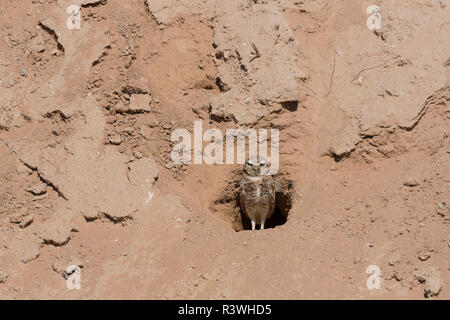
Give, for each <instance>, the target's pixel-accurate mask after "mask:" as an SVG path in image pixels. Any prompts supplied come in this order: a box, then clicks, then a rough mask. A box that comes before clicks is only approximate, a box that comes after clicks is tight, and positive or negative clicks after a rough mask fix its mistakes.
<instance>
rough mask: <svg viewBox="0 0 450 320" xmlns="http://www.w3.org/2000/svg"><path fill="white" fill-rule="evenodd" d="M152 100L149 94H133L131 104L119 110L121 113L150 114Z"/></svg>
mask: <svg viewBox="0 0 450 320" xmlns="http://www.w3.org/2000/svg"><path fill="white" fill-rule="evenodd" d="M151 102H152V98H151V96H150V95H148V94H132V95H131V96H130V104H129V105H128V106H120V107H118V108H117V110H116V111H117V112H119V113H132V114H135V113H146V112H150V110H151V109H150V103H151Z"/></svg>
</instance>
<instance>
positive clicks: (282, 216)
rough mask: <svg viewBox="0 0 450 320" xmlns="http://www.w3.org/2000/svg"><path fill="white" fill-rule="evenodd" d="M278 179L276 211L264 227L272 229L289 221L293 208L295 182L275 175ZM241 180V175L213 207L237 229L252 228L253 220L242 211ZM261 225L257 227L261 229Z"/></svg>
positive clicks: (237, 230)
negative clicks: (240, 199)
mask: <svg viewBox="0 0 450 320" xmlns="http://www.w3.org/2000/svg"><path fill="white" fill-rule="evenodd" d="M274 178H275V181H276V189H277V191H276V194H275V212H274V214H273V216H272V217H270V218H269V219H268V220H266V223H265V226H264V229H272V228H276V227H278V226H282V225H284V224H285V223H286V222H287V221H288V217H289V212H290V210H291V208H292V198H293V192H294V187H293V186H294V184H293V181H292V180H291V179H287V178H284V177H282V176H280V177H274ZM239 182H240V177H236V178H235V179H234V180H233V182H231V183H230V184H229V185H228V186H227V188H226V189H225V191H224V196H223V197H222V198H220V199H218V200H216V201H215V202H214V203H213V205H212V206H211V209H212V210H213V211H214V212H216V213H218V214H220V215H221V216H222V217H223V218H224V220H226V221H228V222H230V223H231V226H232V228H233V229H234V230H235V231H236V232H239V231H244V230H251V229H252V227H251V221H250V219H248V217H247V216H246V215H245V213H244V212H243V211H242V209H241V206H240V203H239ZM259 227H260V226H259V225H257V226H256V229H257V230H259Z"/></svg>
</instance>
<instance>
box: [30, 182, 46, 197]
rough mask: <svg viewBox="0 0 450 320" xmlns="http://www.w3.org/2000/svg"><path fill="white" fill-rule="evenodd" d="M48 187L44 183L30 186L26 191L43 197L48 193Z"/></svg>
mask: <svg viewBox="0 0 450 320" xmlns="http://www.w3.org/2000/svg"><path fill="white" fill-rule="evenodd" d="M46 188H47V186H46V185H45V184H43V183H39V184H35V185H32V186H29V187H27V188H26V189H25V191H27V192H29V193H31V194H33V195H35V196H41V195H43V194H45V193H46V192H47V190H46Z"/></svg>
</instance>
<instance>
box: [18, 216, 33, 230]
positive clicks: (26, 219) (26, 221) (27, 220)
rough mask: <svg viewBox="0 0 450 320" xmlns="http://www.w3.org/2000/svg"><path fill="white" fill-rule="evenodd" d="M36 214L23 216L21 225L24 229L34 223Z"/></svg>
mask: <svg viewBox="0 0 450 320" xmlns="http://www.w3.org/2000/svg"><path fill="white" fill-rule="evenodd" d="M33 219H34V216H33V215H32V214H29V215H27V216H25V217H23V218H22V221H21V222H20V223H19V227H20V228H22V229H24V228H26V227H28V226H29V225H30V224H32V223H33Z"/></svg>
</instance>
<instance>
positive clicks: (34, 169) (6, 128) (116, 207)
mask: <svg viewBox="0 0 450 320" xmlns="http://www.w3.org/2000/svg"><path fill="white" fill-rule="evenodd" d="M73 4H74V5H78V6H81V29H79V30H77V29H74V30H70V29H68V28H67V26H66V19H67V18H68V17H69V14H68V13H67V12H66V8H67V7H68V6H69V5H73ZM373 4H377V5H379V6H380V7H381V15H382V28H381V29H380V30H377V31H376V32H374V31H371V30H369V29H368V28H367V26H366V21H367V18H368V15H367V13H366V9H367V7H368V6H370V5H373ZM0 36H1V41H0V97H1V100H0V164H1V166H0V298H1V299H23V298H24V299H47V298H51V299H52V298H58V299H107V298H113V299H116V298H125V299H148V298H151V299H210V298H212V299H231V298H242V299H248V298H252V299H330V298H337V299H383V298H388V299H422V298H430V299H449V298H450V232H449V231H450V210H449V206H450V161H449V160H450V139H449V128H450V104H449V100H450V2H449V1H447V0H440V1H438V0H435V1H424V0H408V1H401V2H399V1H394V0H386V1H366V0H364V1H357V0H350V1H343V0H342V1H326V0H317V1H312V0H305V1H289V0H277V1H266V0H245V1H242V0H240V1H238V0H230V1H227V2H221V1H219V0H217V1H215V0H214V1H201V0H182V1H174V0H169V1H152V2H148V3H147V1H145V0H129V1H120V0H100V1H93V0H91V1H89V0H70V1H66V0H23V1H14V0H2V1H1V2H0ZM255 47H256V49H257V52H256V51H255ZM255 57H256V58H255ZM292 106H294V107H292ZM195 120H202V123H203V129H204V130H206V129H207V128H218V129H220V130H222V131H224V130H226V129H228V128H231V129H232V128H238V127H244V128H247V127H251V128H277V129H279V130H280V172H279V174H278V175H277V177H276V179H277V180H278V181H280V182H284V187H285V189H284V190H283V194H282V196H283V197H282V198H279V199H278V201H279V206H281V207H283V208H282V209H287V208H290V210H289V212H288V216H287V221H286V223H284V224H282V225H277V226H276V227H275V228H268V229H266V230H264V231H259V230H257V231H253V232H252V231H248V230H243V229H244V228H243V226H242V222H241V217H240V213H239V207H238V205H237V203H236V193H235V191H236V182H237V181H238V179H239V175H240V172H241V170H242V165H207V164H203V165H182V166H178V165H174V163H173V162H172V160H171V156H170V153H171V150H172V146H173V143H172V142H171V134H172V132H173V130H175V129H177V128H186V129H188V130H189V131H191V132H192V128H193V124H194V121H195ZM289 187H290V188H289ZM69 265H77V266H80V267H81V289H80V290H69V289H68V288H67V287H66V280H65V276H66V275H65V274H64V272H65V270H66V268H67V267H68V266H69ZM370 265H376V266H378V267H379V268H380V270H381V288H380V289H378V290H377V289H375V290H369V289H368V287H367V285H366V281H367V279H368V278H369V276H370V275H369V274H367V272H366V270H367V268H368V267H369V266H370Z"/></svg>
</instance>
